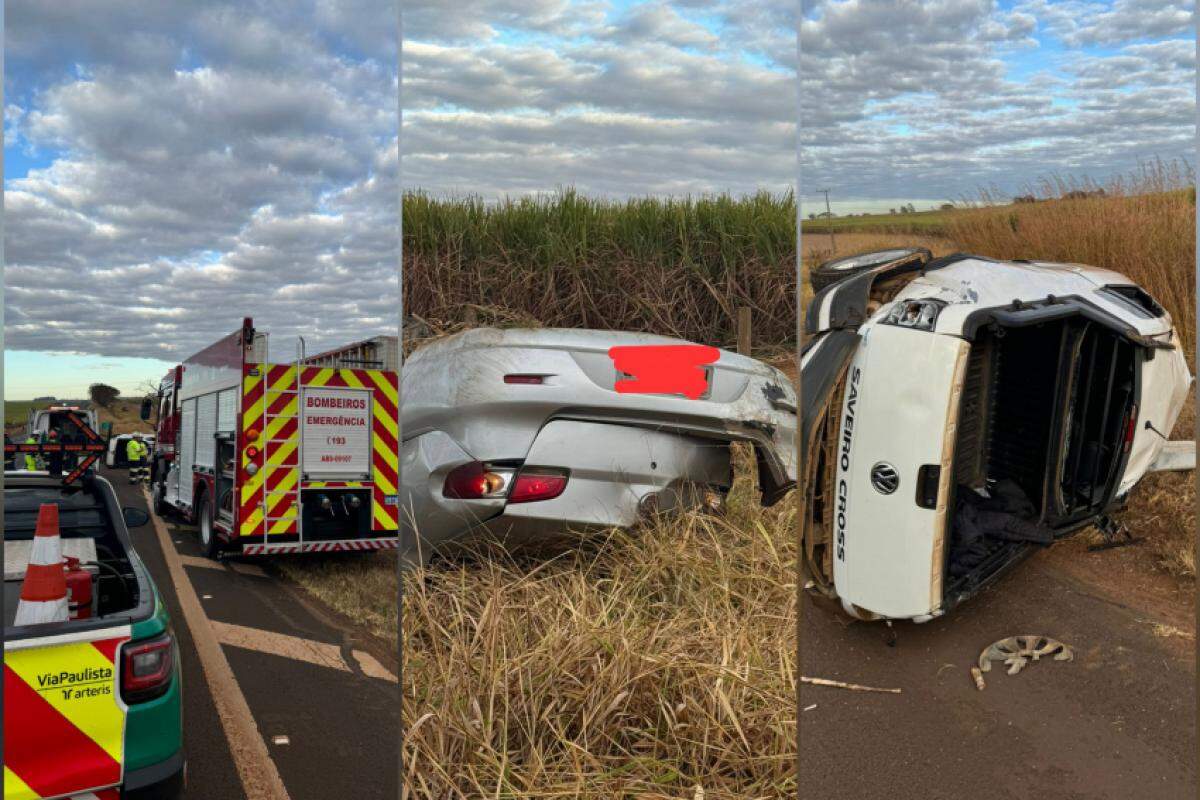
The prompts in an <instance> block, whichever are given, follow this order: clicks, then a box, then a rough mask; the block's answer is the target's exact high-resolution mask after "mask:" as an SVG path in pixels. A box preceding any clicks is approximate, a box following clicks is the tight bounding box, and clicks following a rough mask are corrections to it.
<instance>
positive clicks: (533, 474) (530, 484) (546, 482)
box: [508, 470, 567, 503]
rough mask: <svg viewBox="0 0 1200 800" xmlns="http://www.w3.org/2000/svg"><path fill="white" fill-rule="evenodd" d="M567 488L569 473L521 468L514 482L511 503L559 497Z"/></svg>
mask: <svg viewBox="0 0 1200 800" xmlns="http://www.w3.org/2000/svg"><path fill="white" fill-rule="evenodd" d="M566 488H567V474H566V473H565V472H559V471H547V470H531V471H529V472H526V471H525V470H521V472H520V473H518V474H517V479H516V481H514V482H513V487H512V493H511V494H509V496H508V502H510V503H534V502H537V501H538V500H550V499H552V498H555V497H558V496H559V495H560V494H562V493H563V490H564V489H566Z"/></svg>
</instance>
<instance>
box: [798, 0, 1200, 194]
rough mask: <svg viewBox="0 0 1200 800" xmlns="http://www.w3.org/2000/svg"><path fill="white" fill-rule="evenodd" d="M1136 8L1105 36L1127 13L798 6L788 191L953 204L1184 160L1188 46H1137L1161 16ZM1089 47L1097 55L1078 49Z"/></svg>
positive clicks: (1073, 5) (946, 1) (1188, 132)
mask: <svg viewBox="0 0 1200 800" xmlns="http://www.w3.org/2000/svg"><path fill="white" fill-rule="evenodd" d="M1156 9H1157V11H1156ZM1142 10H1143V11H1145V12H1146V14H1147V16H1146V17H1145V18H1143V19H1142V22H1141V23H1140V24H1139V25H1131V26H1130V27H1127V28H1126V29H1125V33H1124V34H1123V35H1122V37H1120V38H1112V37H1110V36H1108V35H1107V34H1104V35H1102V34H1101V33H1097V31H1102V30H1104V29H1106V28H1105V26H1108V25H1110V23H1112V21H1113V20H1114V19H1116V18H1117V16H1121V15H1124V16H1129V15H1133V16H1136V11H1137V8H1136V7H1135V6H1134V4H1132V3H1130V2H1126V0H1117V2H1115V3H1113V4H1112V5H1111V6H1110V5H1101V4H1094V3H1079V2H1075V0H1068V1H1067V2H1064V3H1051V2H1047V1H1046V0H1032V2H1027V3H1022V4H1020V5H1018V6H1017V7H1016V8H1014V9H1008V10H1005V9H1002V8H1000V7H999V6H998V4H997V3H995V2H993V1H992V0H934V1H933V2H915V0H906V1H905V2H899V3H897V2H885V0H836V1H834V2H825V1H823V0H822V1H819V2H813V3H812V4H811V5H806V14H807V15H806V18H805V19H804V21H803V26H802V31H801V50H802V57H801V61H800V76H801V78H800V84H801V111H800V113H801V118H802V120H803V124H802V128H801V143H802V151H803V152H802V168H801V169H802V177H803V179H804V185H805V186H816V185H820V186H822V187H824V186H831V187H833V189H834V191H835V192H836V194H837V195H838V196H841V197H859V198H872V197H893V198H894V197H911V196H914V194H915V195H917V196H922V197H938V196H941V197H946V198H948V199H957V198H958V197H960V196H963V195H973V194H974V193H975V191H976V190H977V189H979V188H981V187H983V186H998V187H999V188H1001V189H1002V190H1007V191H1020V190H1021V188H1022V186H1023V185H1025V184H1028V183H1030V182H1032V181H1034V180H1036V179H1037V178H1038V177H1039V176H1043V175H1046V174H1047V173H1051V172H1055V173H1060V174H1061V173H1077V174H1078V173H1087V174H1090V175H1093V176H1100V177H1104V176H1107V175H1109V174H1112V173H1114V172H1123V171H1127V170H1130V169H1132V168H1134V167H1136V166H1137V163H1138V161H1139V160H1146V159H1153V158H1156V157H1161V158H1164V159H1170V158H1174V157H1179V156H1185V157H1186V156H1190V154H1191V152H1192V151H1193V147H1194V139H1193V137H1194V133H1195V128H1194V118H1195V97H1194V80H1195V77H1194V75H1195V73H1194V70H1195V43H1194V40H1192V39H1191V38H1187V39H1182V38H1167V39H1156V40H1147V37H1153V36H1155V35H1161V34H1167V35H1169V34H1171V33H1172V32H1173V31H1174V30H1175V28H1172V27H1171V26H1170V25H1168V24H1166V23H1165V22H1162V21H1161V20H1160V21H1159V22H1153V21H1150V18H1151V17H1157V18H1161V19H1166V18H1168V17H1171V16H1172V15H1171V14H1170V13H1168V11H1169V9H1165V7H1164V5H1163V4H1161V3H1143V4H1142ZM1160 11H1161V12H1162V13H1161V14H1160V13H1158V12H1160ZM1172 24H1174V23H1172ZM1176 27H1177V26H1176ZM1087 31H1091V33H1085V32H1087ZM1106 37H1107V38H1106ZM1101 39H1103V40H1104V41H1105V42H1106V43H1107V45H1108V46H1107V47H1106V48H1105V49H1104V50H1099V49H1095V48H1083V47H1082V46H1078V45H1079V43H1081V42H1084V41H1099V40H1101ZM1072 43H1074V44H1072ZM802 200H812V198H807V197H805V198H802Z"/></svg>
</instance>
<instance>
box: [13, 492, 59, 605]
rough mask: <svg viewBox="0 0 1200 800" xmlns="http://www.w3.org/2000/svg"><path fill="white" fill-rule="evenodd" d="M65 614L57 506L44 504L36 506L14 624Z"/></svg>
mask: <svg viewBox="0 0 1200 800" xmlns="http://www.w3.org/2000/svg"><path fill="white" fill-rule="evenodd" d="M67 615H68V608H67V578H66V574H65V573H64V572H63V557H62V539H61V538H60V537H59V534H58V506H57V505H55V504H54V503H44V504H42V507H41V508H40V509H38V521H37V531H36V532H35V534H34V537H33V548H32V552H31V553H30V556H29V566H28V567H26V568H25V582H24V583H22V584H21V602H20V603H18V604H17V618H16V621H15V624H17V625H38V624H41V623H45V622H66V621H67Z"/></svg>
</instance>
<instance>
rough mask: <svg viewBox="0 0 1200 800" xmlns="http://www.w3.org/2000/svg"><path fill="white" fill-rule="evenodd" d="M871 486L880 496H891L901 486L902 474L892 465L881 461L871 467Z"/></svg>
mask: <svg viewBox="0 0 1200 800" xmlns="http://www.w3.org/2000/svg"><path fill="white" fill-rule="evenodd" d="M871 485H872V486H874V487H875V491H877V492H879V493H880V494H891V493H892V492H894V491H896V488H897V487H898V486H900V474H899V473H897V472H896V468H895V467H893V466H892V465H891V464H889V463H887V462H886V461H880V462H879V463H878V464H876V465H875V466H873V467H871Z"/></svg>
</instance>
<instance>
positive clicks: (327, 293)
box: [5, 0, 398, 358]
mask: <svg viewBox="0 0 1200 800" xmlns="http://www.w3.org/2000/svg"><path fill="white" fill-rule="evenodd" d="M354 11H355V13H354V14H352V15H338V14H335V13H333V9H332V6H331V5H330V4H329V3H324V2H319V3H316V4H315V5H313V4H301V3H296V4H287V5H279V4H274V3H268V2H265V0H264V2H262V3H257V4H247V3H236V4H233V3H230V4H218V3H208V2H204V3H201V2H195V3H181V4H174V5H173V6H172V8H171V9H170V10H169V11H168V12H162V11H161V10H160V9H159V7H157V6H153V4H151V6H150V7H147V6H145V4H143V3H132V2H126V1H125V0H107V1H106V2H105V3H103V4H101V3H96V2H86V3H82V2H71V1H70V0H64V2H61V3H54V4H43V3H37V2H32V0H18V1H17V2H10V3H8V4H7V6H6V22H7V26H8V39H9V41H10V42H16V43H17V44H16V45H15V46H13V47H10V48H9V52H8V54H7V59H8V64H7V82H8V89H9V91H8V94H9V96H10V97H19V98H28V99H29V102H28V103H27V104H26V106H27V107H25V108H24V109H23V111H24V113H23V114H18V113H17V112H16V111H10V110H9V109H6V114H5V116H6V126H7V127H6V143H7V142H8V141H10V140H8V139H7V137H8V136H9V135H10V131H12V130H14V129H15V128H16V126H15V125H14V124H13V123H14V122H15V121H17V118H18V117H19V118H20V131H21V134H22V138H23V139H24V140H25V141H27V142H28V143H29V144H30V145H32V146H35V147H38V148H42V149H45V150H47V151H51V152H56V153H58V154H59V157H58V158H57V159H56V160H55V161H54V162H53V163H52V164H50V165H49V166H47V167H45V168H42V169H34V170H32V171H31V172H30V173H29V174H28V175H26V176H24V177H17V178H9V179H8V180H6V198H5V200H6V209H5V212H6V221H5V222H6V224H5V236H6V240H5V248H6V260H7V271H6V275H5V285H6V309H7V322H8V328H7V333H8V339H7V341H8V346H9V347H12V348H22V349H31V350H49V351H69V352H76V353H94V354H100V355H107V356H117V355H119V356H154V357H164V358H180V357H183V356H186V355H188V354H189V353H190V352H192V351H194V350H195V349H197V348H199V347H201V346H203V345H204V344H206V343H207V342H208V341H210V340H212V339H214V338H216V337H217V336H219V335H221V334H223V333H226V332H228V331H229V330H232V329H233V328H235V327H236V326H237V325H238V324H239V322H240V319H241V317H242V316H254V317H255V318H256V322H257V323H258V324H259V326H260V327H261V328H264V329H268V330H271V331H272V333H273V334H274V337H273V339H274V341H275V342H276V343H277V345H280V344H282V345H283V346H284V355H285V356H286V355H288V354H290V351H289V350H288V346H287V345H286V342H287V341H288V339H289V338H290V337H293V336H295V335H297V334H299V333H303V335H304V336H305V337H306V338H307V339H308V342H309V344H310V346H324V345H333V344H336V343H339V342H342V341H349V340H352V339H357V338H362V337H364V336H368V335H372V334H374V333H381V332H389V331H393V330H395V324H396V315H397V311H398V291H397V279H396V269H397V253H398V242H397V239H396V229H397V221H396V215H397V210H398V209H397V192H398V184H397V179H396V177H397V159H396V135H397V111H396V85H397V84H396V80H397V70H396V61H395V58H396V24H397V20H396V14H395V5H394V4H393V3H390V2H383V1H382V0H360V1H359V2H357V3H356V4H355V9H354ZM314 23H315V24H314ZM389 25H390V26H391V27H390V33H389V29H388V26H389ZM68 53H69V54H71V55H70V57H69V58H68V57H65V56H64V54H68ZM22 102H24V101H22ZM11 108H15V106H14V107H11ZM300 289H303V291H299V290H300ZM163 309H169V311H164V310H163Z"/></svg>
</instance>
